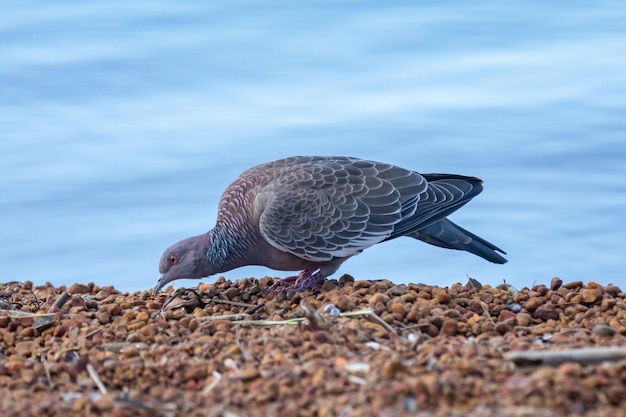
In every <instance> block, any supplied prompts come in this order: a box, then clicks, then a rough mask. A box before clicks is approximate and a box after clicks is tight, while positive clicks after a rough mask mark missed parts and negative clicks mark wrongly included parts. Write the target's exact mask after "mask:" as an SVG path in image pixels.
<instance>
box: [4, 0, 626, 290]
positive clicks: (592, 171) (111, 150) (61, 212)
mask: <svg viewBox="0 0 626 417" xmlns="http://www.w3.org/2000/svg"><path fill="white" fill-rule="evenodd" d="M624 22H626V3H624V2H623V1H620V0H613V1H596V2H570V3H567V4H563V3H559V2H542V1H531V0H529V1H524V2H499V1H480V0H479V1H473V2H438V1H419V2H415V1H398V2H380V1H358V2H352V1H348V2H336V1H322V2H281V1H278V2H276V1H274V2H263V1H211V2H206V1H183V2H178V1H164V0H161V1H159V0H157V1H155V0H152V1H136V2H127V1H108V2H81V1H61V0H60V1H55V2H43V1H10V0H9V1H6V2H4V3H3V12H2V14H1V15H0V155H1V157H2V162H1V164H0V230H1V231H0V233H1V235H0V264H1V265H2V270H1V271H0V282H6V281H11V280H22V281H23V280H31V281H33V282H34V283H35V284H43V283H44V282H46V281H49V282H51V283H53V284H55V285H62V284H65V285H70V284H72V283H74V282H82V283H87V282H90V281H91V282H95V283H96V284H98V285H101V286H103V285H110V284H111V285H115V286H116V287H118V288H119V289H122V290H127V291H135V290H143V289H147V288H151V286H152V285H153V284H154V282H155V279H156V277H157V273H158V271H157V263H158V260H159V257H160V255H161V253H162V251H163V250H164V249H165V248H166V247H167V246H169V245H170V244H171V243H173V242H175V241H177V240H179V239H181V238H184V237H187V236H190V235H195V234H199V233H201V232H205V231H207V230H209V229H210V228H211V227H212V226H213V223H214V219H215V215H216V204H217V201H218V198H219V196H220V194H221V192H222V190H223V189H224V188H225V187H226V185H227V184H228V183H229V182H230V181H231V180H232V179H234V178H235V177H236V175H237V174H238V173H239V172H241V171H242V170H243V169H245V168H247V167H250V166H252V165H255V164H257V163H261V162H265V161H269V160H273V159H277V158H281V157H284V156H289V155H296V154H321V155H328V154H338V155H351V156H359V157H363V158H370V159H375V160H380V161H385V162H392V163H395V164H398V165H401V166H404V167H407V168H412V169H415V170H417V171H420V172H444V173H457V174H465V175H474V176H478V177H480V178H482V179H483V180H484V181H485V190H484V191H483V193H482V194H481V195H480V196H478V197H477V198H476V199H474V200H473V201H472V202H470V203H469V204H468V205H466V206H465V207H463V208H462V209H461V210H460V211H458V212H457V213H455V214H453V215H452V217H451V218H452V219H453V220H454V221H455V222H458V223H459V224H461V225H462V226H464V227H465V228H468V229H469V230H471V231H473V232H475V233H477V234H478V235H480V236H482V237H484V238H486V239H488V240H490V241H492V242H494V243H496V244H497V245H499V246H501V247H502V248H503V249H505V250H506V251H507V252H508V259H509V263H508V264H506V265H493V264H489V263H488V262H486V261H484V260H482V259H480V258H478V257H475V256H473V255H470V254H467V253H461V252H457V251H449V250H444V249H440V248H435V247H431V246H429V245H426V244H423V243H421V242H418V241H415V240H413V239H408V238H406V239H397V240H395V241H392V242H388V243H385V244H383V245H378V246H376V247H374V248H371V249H369V250H367V251H366V252H365V253H364V254H362V255H359V256H357V257H355V258H353V259H351V260H349V261H348V262H346V263H345V264H344V265H343V266H342V268H341V269H340V270H339V272H338V273H337V275H336V277H339V276H340V275H341V274H342V273H349V274H351V275H353V276H355V277H356V278H357V279H381V278H389V279H391V280H393V281H395V282H398V283H408V282H423V283H428V284H437V285H451V284H453V283H455V282H462V283H465V282H466V280H467V277H468V276H471V277H474V278H476V279H478V280H479V281H481V282H483V283H486V284H491V285H497V284H499V283H501V282H502V281H503V280H506V281H507V282H509V283H511V284H513V285H515V286H516V287H524V286H531V285H533V284H534V283H548V282H549V281H550V279H551V278H552V277H553V276H560V277H561V278H562V279H563V280H565V281H573V280H583V281H589V280H593V281H598V282H600V283H603V284H608V283H615V284H617V285H621V286H622V288H624V287H626V259H625V258H626V243H625V242H626V218H625V217H626V216H625V212H626V24H624ZM267 274H269V275H271V276H286V275H287V273H285V272H275V271H271V270H267V269H265V268H260V267H248V268H244V269H239V270H235V271H231V272H229V273H227V274H224V275H225V276H226V277H227V278H230V279H233V280H234V279H238V278H241V277H245V276H254V277H262V276H265V275H267ZM207 281H209V282H210V279H209V280H207ZM197 283H198V282H197V281H178V282H177V286H180V285H184V286H193V285H196V284H197Z"/></svg>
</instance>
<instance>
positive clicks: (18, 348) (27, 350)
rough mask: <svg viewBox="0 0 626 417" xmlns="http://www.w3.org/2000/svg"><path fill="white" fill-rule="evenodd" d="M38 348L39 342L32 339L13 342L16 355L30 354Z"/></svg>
mask: <svg viewBox="0 0 626 417" xmlns="http://www.w3.org/2000/svg"><path fill="white" fill-rule="evenodd" d="M38 348H39V343H38V342H36V341H34V340H27V341H22V342H17V343H16V344H15V352H16V353H17V354H18V355H22V356H30V355H31V354H32V353H33V352H35V350H37V349H38Z"/></svg>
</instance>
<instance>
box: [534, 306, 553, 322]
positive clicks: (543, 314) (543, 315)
mask: <svg viewBox="0 0 626 417" xmlns="http://www.w3.org/2000/svg"><path fill="white" fill-rule="evenodd" d="M533 316H534V317H536V318H538V319H541V320H543V321H548V320H557V319H558V318H559V315H558V313H557V312H556V310H555V307H554V305H552V304H551V303H546V304H542V305H541V306H539V307H538V308H537V309H536V310H535V312H534V313H533Z"/></svg>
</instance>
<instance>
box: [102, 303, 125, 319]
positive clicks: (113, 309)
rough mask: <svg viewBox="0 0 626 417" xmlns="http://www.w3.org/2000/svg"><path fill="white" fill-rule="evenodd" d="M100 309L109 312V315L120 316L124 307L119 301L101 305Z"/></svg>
mask: <svg viewBox="0 0 626 417" xmlns="http://www.w3.org/2000/svg"><path fill="white" fill-rule="evenodd" d="M100 311H102V312H104V313H106V314H108V315H109V316H119V315H121V314H122V308H121V307H120V305H119V304H117V303H111V304H104V305H101V306H100Z"/></svg>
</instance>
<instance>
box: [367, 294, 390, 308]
mask: <svg viewBox="0 0 626 417" xmlns="http://www.w3.org/2000/svg"><path fill="white" fill-rule="evenodd" d="M388 301H389V296H388V295H386V294H383V293H380V292H379V293H376V294H374V295H372V297H371V298H370V300H369V304H370V305H371V306H376V304H378V303H382V304H383V305H384V304H387V302H388Z"/></svg>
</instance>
